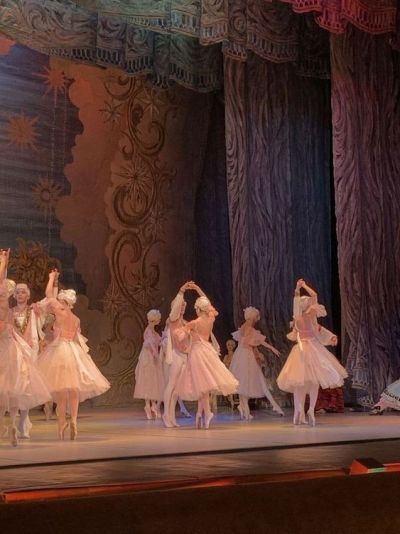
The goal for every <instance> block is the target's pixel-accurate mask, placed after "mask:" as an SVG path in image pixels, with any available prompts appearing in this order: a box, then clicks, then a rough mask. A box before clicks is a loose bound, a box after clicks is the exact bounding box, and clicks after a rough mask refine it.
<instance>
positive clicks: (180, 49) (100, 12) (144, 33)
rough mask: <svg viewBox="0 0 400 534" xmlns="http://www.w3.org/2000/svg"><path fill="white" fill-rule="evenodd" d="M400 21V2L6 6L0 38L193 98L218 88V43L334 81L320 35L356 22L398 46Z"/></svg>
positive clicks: (96, 0)
mask: <svg viewBox="0 0 400 534" xmlns="http://www.w3.org/2000/svg"><path fill="white" fill-rule="evenodd" d="M298 13H302V15H301V16H299V14H298ZM399 16H400V15H399V10H398V9H397V7H396V0H381V1H380V2H378V3H377V2H375V0H362V1H361V0H357V1H350V0H284V1H283V0H280V1H278V0H274V1H268V0H142V1H141V2H134V1H130V0H77V1H75V2H72V1H71V0H59V1H57V2H55V1H53V0H0V32H1V33H3V34H5V35H6V36H8V37H9V38H11V39H14V40H15V41H17V42H20V43H22V44H24V45H25V46H28V47H30V48H33V49H35V50H37V51H39V52H42V53H45V54H48V55H53V56H60V57H64V58H69V59H72V60H74V61H80V62H86V63H90V64H96V65H100V66H115V67H117V68H119V69H122V70H124V71H125V72H126V73H128V74H131V75H134V74H148V75H149V76H151V78H152V80H153V82H154V83H155V84H157V85H158V86H161V87H166V86H167V85H168V84H169V83H171V82H178V83H180V84H182V85H184V86H186V87H189V88H191V89H194V90H197V91H213V90H215V89H218V88H220V87H221V86H222V82H223V77H222V70H221V65H222V54H221V46H220V43H222V48H223V52H224V54H225V55H229V56H230V57H232V58H234V59H237V60H240V61H246V58H247V54H248V52H249V51H251V52H254V53H256V54H258V55H259V56H260V57H263V58H264V59H268V60H270V61H274V62H286V61H289V62H293V63H295V64H297V66H298V70H299V71H300V73H301V74H305V75H309V76H318V77H328V75H329V61H328V47H327V39H328V37H327V32H324V30H323V29H322V28H321V27H323V28H325V29H328V30H329V31H331V32H343V31H344V29H345V27H346V24H347V23H348V22H351V23H352V24H354V25H356V26H358V27H359V28H361V29H363V30H365V31H367V32H370V33H387V34H388V37H389V38H390V41H391V43H392V44H393V45H394V46H398V45H399V42H400V39H399V35H398V34H397V36H396V34H395V33H393V32H395V29H396V17H397V19H398V18H399ZM314 19H315V20H316V21H317V23H318V25H319V26H317V24H316V23H315V22H314ZM320 26H321V27H320ZM398 26H399V24H397V27H398ZM324 41H325V44H323V43H324ZM203 45H207V46H203Z"/></svg>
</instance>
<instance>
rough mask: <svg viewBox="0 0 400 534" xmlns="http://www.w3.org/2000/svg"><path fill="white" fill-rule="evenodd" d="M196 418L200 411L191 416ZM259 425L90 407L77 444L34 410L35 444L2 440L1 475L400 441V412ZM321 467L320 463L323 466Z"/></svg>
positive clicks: (258, 416)
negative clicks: (170, 421) (200, 422)
mask: <svg viewBox="0 0 400 534" xmlns="http://www.w3.org/2000/svg"><path fill="white" fill-rule="evenodd" d="M192 413H193V412H192ZM253 413H254V419H253V420H252V421H241V420H240V419H239V416H238V415H236V413H233V412H231V411H230V410H228V409H225V408H224V409H221V410H220V412H219V413H218V415H217V416H216V417H215V418H214V420H213V421H212V423H211V427H210V429H208V430H205V429H197V428H195V426H194V418H191V419H187V418H179V419H178V422H179V424H180V425H181V426H180V428H165V427H164V426H163V424H162V421H161V420H152V421H148V420H146V419H145V417H144V413H143V410H142V409H141V408H138V407H137V406H136V405H132V406H130V407H124V408H114V409H110V408H89V407H84V408H83V409H82V410H81V413H80V417H79V434H78V439H77V441H70V440H69V439H68V434H67V435H66V439H65V441H60V440H59V439H58V438H57V423H56V420H55V418H53V419H52V420H51V421H46V420H45V418H44V415H43V414H42V413H41V412H38V411H34V412H32V415H31V419H32V422H33V428H32V431H31V439H30V440H20V441H19V445H18V447H15V448H14V447H12V446H11V444H10V443H9V441H8V440H7V438H4V439H3V440H1V442H0V470H1V471H4V470H5V469H8V468H11V467H21V468H23V467H28V466H46V465H54V464H58V465H60V464H70V463H80V464H83V463H88V462H99V461H110V460H117V459H118V460H120V459H135V458H153V459H154V462H157V461H158V460H157V458H163V457H175V456H184V455H201V454H216V455H221V456H222V455H224V454H227V453H233V452H238V453H239V452H245V451H267V450H277V451H279V450H285V449H290V448H304V447H315V446H322V445H323V446H327V445H345V444H354V443H362V442H374V441H380V440H385V441H388V440H398V439H400V425H399V422H400V420H399V418H398V414H397V413H396V412H390V413H387V414H384V415H383V416H375V417H370V416H369V415H368V414H367V413H359V412H358V413H356V412H346V413H344V414H325V415H319V416H317V425H316V426H315V427H310V426H307V425H301V426H293V424H292V413H291V411H288V413H287V415H286V416H285V417H279V416H277V415H275V414H273V413H272V412H271V411H269V410H256V411H254V412H253ZM316 467H318V466H316Z"/></svg>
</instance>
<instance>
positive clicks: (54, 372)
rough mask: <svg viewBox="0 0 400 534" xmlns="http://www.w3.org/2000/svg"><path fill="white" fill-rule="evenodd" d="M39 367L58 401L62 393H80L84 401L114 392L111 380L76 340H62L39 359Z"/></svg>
mask: <svg viewBox="0 0 400 534" xmlns="http://www.w3.org/2000/svg"><path fill="white" fill-rule="evenodd" d="M38 366H39V369H40V371H41V372H42V375H43V377H44V379H45V381H46V384H47V387H48V388H49V390H50V393H51V394H52V396H53V399H54V400H55V401H57V393H60V392H62V391H69V390H77V391H79V400H80V402H82V401H84V400H86V399H91V398H93V397H97V396H99V395H101V394H102V393H104V392H106V391H107V390H108V389H110V383H109V381H108V380H107V379H106V378H105V377H104V376H103V375H102V374H101V372H100V371H99V369H98V368H97V366H96V364H95V363H94V361H93V360H92V358H91V357H90V356H89V354H88V353H87V352H85V351H84V350H83V349H82V347H81V346H80V345H79V343H77V342H76V341H70V340H67V339H64V338H60V339H58V340H57V341H56V342H55V343H52V344H51V345H49V346H48V347H47V349H46V350H45V351H44V352H43V354H42V355H41V356H39V362H38Z"/></svg>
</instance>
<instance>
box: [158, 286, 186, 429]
mask: <svg viewBox="0 0 400 534" xmlns="http://www.w3.org/2000/svg"><path fill="white" fill-rule="evenodd" d="M191 284H192V282H187V283H186V284H184V285H183V286H182V287H181V288H180V290H179V292H178V294H177V295H176V297H175V298H174V300H173V301H172V302H171V311H170V314H169V318H168V320H167V324H166V327H165V330H164V333H163V336H164V343H163V345H164V346H163V352H164V355H165V360H164V361H165V365H166V367H167V371H166V374H167V382H166V387H165V390H164V415H163V421H164V425H165V426H166V427H167V428H172V427H174V426H179V425H178V423H177V422H176V417H175V409H176V403H177V402H178V401H180V408H181V412H182V413H183V414H184V415H185V416H186V417H187V416H190V414H189V412H188V411H187V410H186V407H185V405H184V404H183V402H182V401H181V399H180V398H179V396H178V394H177V392H176V387H177V383H178V380H179V378H180V375H181V373H182V370H183V368H184V367H185V365H186V363H187V354H188V352H189V347H190V336H189V334H188V333H187V332H186V331H185V330H184V328H183V327H184V326H185V325H186V321H185V319H184V318H183V316H184V314H185V310H186V302H185V292H186V290H187V289H189V286H190V285H191ZM185 412H186V413H185ZM186 414H187V415H186Z"/></svg>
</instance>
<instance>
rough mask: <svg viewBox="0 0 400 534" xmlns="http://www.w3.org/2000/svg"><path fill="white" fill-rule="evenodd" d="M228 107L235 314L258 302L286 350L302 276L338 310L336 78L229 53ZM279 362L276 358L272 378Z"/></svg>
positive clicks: (269, 331) (269, 329) (270, 333)
mask: <svg viewBox="0 0 400 534" xmlns="http://www.w3.org/2000/svg"><path fill="white" fill-rule="evenodd" d="M225 113H226V121H225V122H226V143H227V179H228V199H229V216H230V236H231V247H232V277H233V280H232V283H233V298H234V320H235V323H236V325H239V324H240V323H241V322H242V321H243V308H244V307H245V306H249V305H253V306H257V307H258V308H259V309H260V311H261V318H262V319H261V323H262V328H263V330H264V331H265V332H266V333H267V335H268V337H269V339H271V340H272V341H273V342H274V343H276V344H277V346H278V347H281V348H283V347H285V346H286V347H287V346H288V342H287V339H286V334H287V332H288V329H289V321H290V320H291V317H292V297H293V291H294V286H295V282H296V280H297V279H298V278H299V277H300V276H304V277H305V278H307V280H309V281H310V282H311V281H312V283H313V284H314V285H315V286H316V288H317V289H318V291H319V292H320V299H321V301H322V302H323V303H324V304H325V305H326V306H327V308H328V310H330V308H331V286H330V282H331V231H330V180H331V171H330V154H331V146H330V129H329V124H330V109H329V82H328V81H327V80H318V79H313V78H299V77H297V75H296V73H295V71H294V69H293V67H292V66H291V65H289V64H287V63H286V64H276V63H271V62H267V61H260V60H259V58H258V57H257V56H256V55H254V54H250V56H249V59H248V61H247V63H240V62H237V61H234V60H233V59H232V58H230V57H226V58H225ZM280 366H281V362H279V361H278V360H276V359H273V360H272V361H271V360H269V369H270V372H271V375H272V376H274V375H276V373H277V372H278V369H279V368H280Z"/></svg>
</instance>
